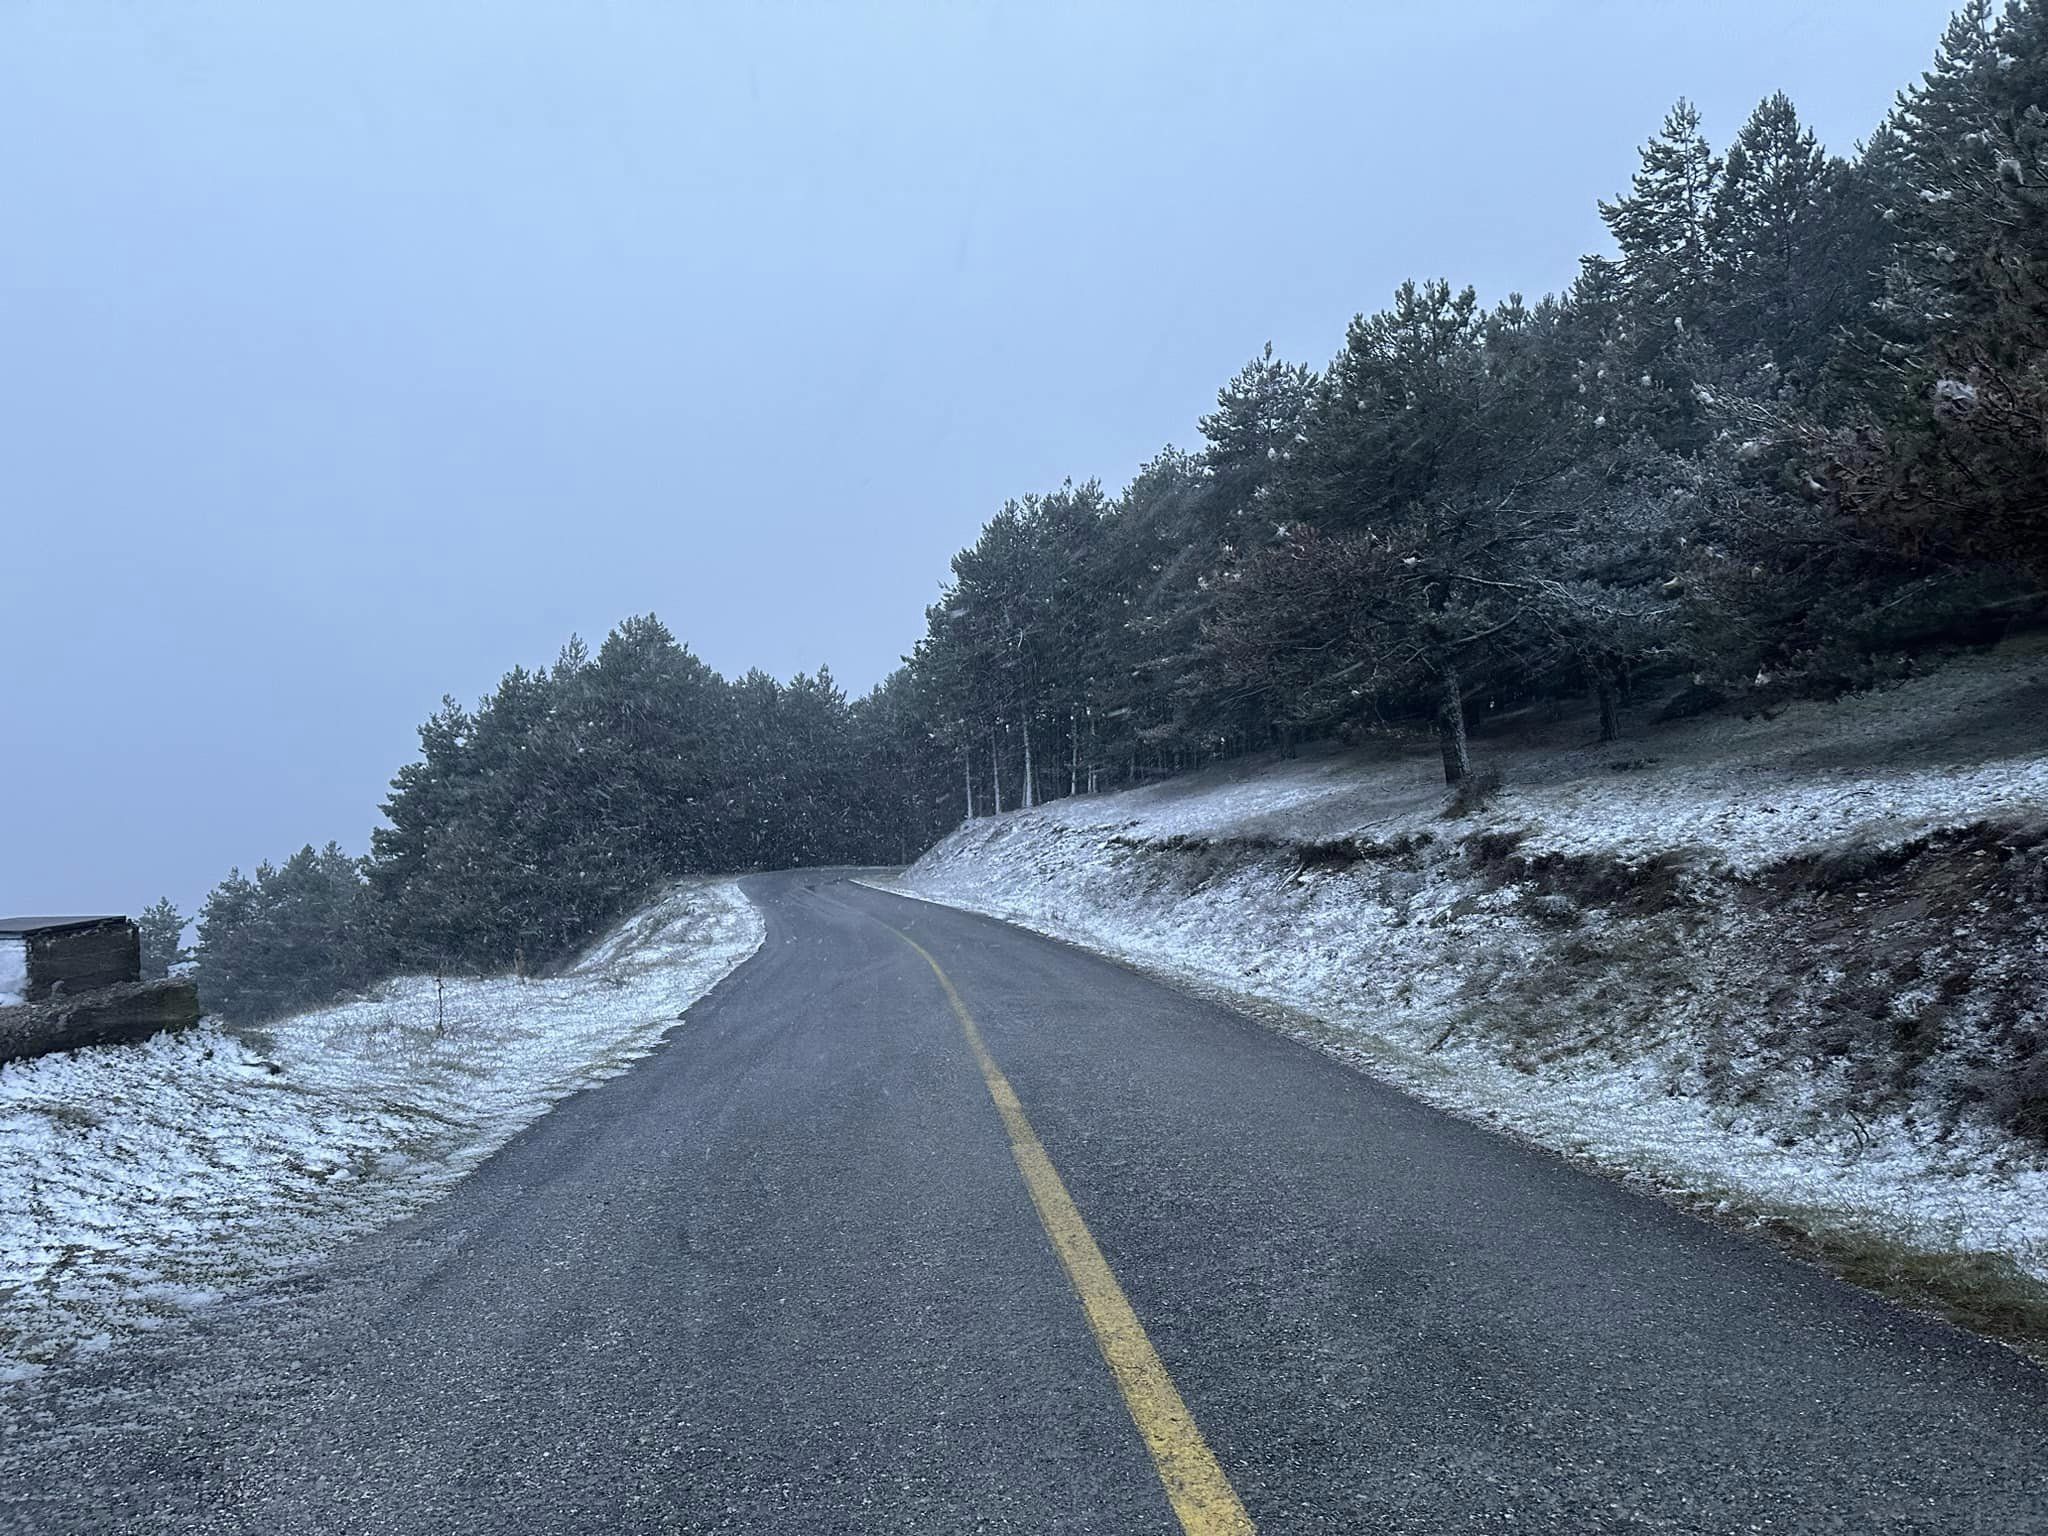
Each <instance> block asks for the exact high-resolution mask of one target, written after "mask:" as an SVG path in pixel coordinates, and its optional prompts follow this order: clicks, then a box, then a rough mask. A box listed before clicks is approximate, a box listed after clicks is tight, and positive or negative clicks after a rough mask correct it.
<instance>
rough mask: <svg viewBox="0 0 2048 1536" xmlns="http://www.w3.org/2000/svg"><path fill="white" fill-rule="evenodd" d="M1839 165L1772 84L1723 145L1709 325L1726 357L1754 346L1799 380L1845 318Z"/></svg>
mask: <svg viewBox="0 0 2048 1536" xmlns="http://www.w3.org/2000/svg"><path fill="white" fill-rule="evenodd" d="M1845 190H1846V183H1845V178H1844V173H1843V169H1842V168H1841V167H1840V166H1839V165H1838V164H1837V163H1835V162H1832V161H1830V160H1829V158H1828V156H1827V154H1826V152H1825V151H1824V150H1822V148H1821V147H1820V144H1819V141H1817V140H1816V139H1815V138H1814V136H1813V131H1812V130H1811V129H1809V128H1807V127H1806V126H1805V125H1804V124H1802V123H1801V122H1800V121H1799V113H1798V110H1797V109H1796V108H1794V106H1793V105H1792V101H1791V98H1789V97H1788V96H1786V95H1785V94H1784V92H1782V91H1780V92H1778V93H1776V94H1774V95H1772V96H1770V97H1768V98H1766V99H1765V100H1764V101H1763V102H1761V103H1759V104H1758V106H1757V109H1756V111H1755V112H1753V113H1751V114H1750V118H1749V121H1747V122H1746V123H1744V124H1743V125H1742V131H1741V132H1740V133H1739V134H1738V135H1737V136H1736V139H1735V142H1734V144H1732V145H1731V146H1730V147H1729V150H1728V157H1727V161H1726V163H1725V168H1724V171H1723V174H1722V176H1721V179H1720V182H1719V184H1718V186H1716V188H1715V190H1714V197H1713V203H1712V217H1711V244H1712V249H1713V268H1712V279H1711V290H1710V306H1711V310H1712V321H1713V330H1714V334H1715V337H1716V339H1717V340H1718V341H1719V343H1720V345H1721V347H1722V349H1723V350H1724V351H1725V352H1726V353H1728V354H1729V355H1740V354H1743V353H1754V354H1756V355H1757V356H1759V357H1761V358H1764V359H1766V360H1767V363H1768V366H1769V367H1771V368H1774V369H1776V370H1777V372H1778V374H1779V377H1780V379H1781V380H1782V379H1783V378H1785V377H1786V376H1788V375H1790V374H1794V373H1796V376H1797V377H1796V382H1797V383H1799V384H1800V385H1802V386H1804V385H1807V384H1809V383H1810V382H1811V381H1812V380H1813V379H1814V378H1816V377H1817V376H1818V375H1819V373H1820V371H1821V369H1822V368H1823V367H1825V365H1826V363H1827V360H1828V357H1829V355H1830V352H1831V339H1832V337H1833V335H1834V333H1835V332H1836V330H1837V329H1838V328H1840V327H1841V326H1842V325H1843V324H1844V323H1845V322H1847V321H1848V320H1850V319H1852V318H1860V317H1859V316H1854V315H1852V314H1851V313H1850V312H1849V311H1848V310H1847V309H1846V308H1845V306H1844V300H1845V297H1846V293H1845V285H1844V283H1843V281H1842V277H1843V274H1842V272H1841V270H1840V267H1841V258H1842V254H1843V253H1841V252H1840V251H1839V250H1838V249H1837V248H1836V245H1835V237H1836V235H1837V232H1838V230H1839V229H1840V228H1841V226H1840V225H1839V224H1838V222H1837V221H1836V219H1835V217H1834V213H1835V205H1836V201H1837V198H1838V197H1839V196H1840V195H1841V194H1842V193H1843V192H1844V191H1845Z"/></svg>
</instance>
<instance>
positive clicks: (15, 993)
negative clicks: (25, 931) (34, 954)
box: [0, 939, 28, 1008]
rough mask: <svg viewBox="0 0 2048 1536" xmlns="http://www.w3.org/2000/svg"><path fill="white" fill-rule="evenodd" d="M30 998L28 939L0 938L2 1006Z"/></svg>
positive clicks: (0, 1003) (0, 995) (0, 1006)
mask: <svg viewBox="0 0 2048 1536" xmlns="http://www.w3.org/2000/svg"><path fill="white" fill-rule="evenodd" d="M27 999H28V940H27V939H0V1008H5V1007H7V1006H9V1005H10V1004H13V1003H20V1002H25V1001H27Z"/></svg>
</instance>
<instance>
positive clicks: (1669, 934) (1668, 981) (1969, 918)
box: [895, 651, 2048, 1281]
mask: <svg viewBox="0 0 2048 1536" xmlns="http://www.w3.org/2000/svg"><path fill="white" fill-rule="evenodd" d="M2044 686H2048V663H2044V662H2043V660H2042V658H2041V656H2040V653H2039V652H2038V651H2035V652H2032V653H2029V654H2023V655H2019V656H2014V655H2006V656H2001V657H1995V658H1986V659H1980V660H1977V661H1973V662H1969V663H1964V664H1959V665H1958V666H1955V667H1952V668H1951V669H1949V670H1948V671H1947V672H1944V673H1942V674H1939V675H1937V676H1936V677H1933V678H1930V679H1927V680H1925V681H1923V682H1920V683H1916V684H1913V685H1910V686H1909V687H1907V688H1904V689H1899V690H1895V691H1893V692H1891V693H1887V694H1881V695H1875V696H1871V697H1868V698H1862V699H1856V700H1851V701H1846V702H1845V703H1844V704H1841V705H1834V706H1829V705H1799V706H1794V707H1793V708H1792V709H1791V710H1789V711H1787V712H1786V713H1785V714H1784V715H1783V716H1781V717H1779V718H1777V719H1774V720H1769V721H1764V720H1757V721H1747V722H1735V721H1727V720H1709V721H1695V722H1687V723H1684V724H1681V725H1677V726H1668V727H1663V728H1660V729H1646V730H1645V731H1644V733H1643V734H1642V735H1641V736H1639V737H1638V739H1636V740H1633V741H1630V742H1625V743H1622V744H1620V745H1609V746H1606V747H1599V746H1595V745H1590V744H1587V743H1585V742H1584V739H1583V737H1581V738H1580V739H1579V740H1578V741H1577V742H1573V741H1572V740H1570V738H1569V730H1570V727H1569V725H1567V726H1566V727H1564V728H1562V731H1561V732H1560V733H1554V734H1562V735H1564V737H1565V739H1564V740H1562V741H1558V740H1552V741H1548V742H1540V743H1534V744H1532V743H1531V742H1530V741H1529V740H1528V739H1527V734H1526V733H1525V734H1524V735H1523V736H1522V737H1521V738H1520V739H1516V738H1513V737H1503V738H1502V739H1497V740H1496V741H1494V742H1492V743H1490V744H1489V743H1482V744H1481V747H1480V754H1481V757H1482V759H1483V760H1486V761H1493V762H1498V763H1503V764H1505V765H1506V767H1507V771H1508V787H1507V788H1506V789H1505V790H1504V791H1503V792H1502V793H1501V794H1500V795H1499V797H1498V798H1497V799H1496V800H1495V801H1494V802H1493V803H1492V804H1491V805H1490V806H1489V807H1488V808H1487V809H1485V810H1484V811H1482V812H1480V813H1478V814H1476V815H1474V816H1471V817H1467V818H1464V819H1459V820H1446V819H1445V815H1444V796H1443V793H1442V788H1441V784H1440V783H1438V782H1433V781H1432V778H1431V776H1430V772H1429V769H1430V767H1431V757H1433V754H1428V755H1425V753H1424V751H1423V750H1422V749H1418V748H1414V747H1406V748H1403V747H1395V748H1392V749H1388V750H1382V751H1380V752H1378V753H1376V754H1368V753H1354V754H1348V755H1344V756H1340V757H1335V758H1326V759H1323V760H1320V761H1313V762H1304V763H1267V764H1264V765H1257V766H1249V767H1244V766H1240V767H1235V768H1230V769H1226V770H1222V771H1220V772H1217V773H1213V774H1208V775H1200V776H1191V777H1190V778H1186V779H1181V780H1175V781H1169V782H1167V783H1164V784H1160V785H1156V786H1152V787H1150V788H1146V789H1140V790H1135V791H1131V792H1128V793H1123V794H1112V795H1104V796H1097V797H1087V798H1081V799H1074V800H1065V801H1058V802H1055V803H1053V804H1052V805H1049V806H1046V807H1042V808H1040V809H1039V810H1037V811H1034V812H1026V813H1021V814H1018V813H1012V814H1009V815H1005V816H1003V817H1000V818H992V819H983V820H979V821H976V822H973V823H971V824H969V825H968V826H966V827H964V828H962V829H961V830H960V831H959V832H957V833H956V834H954V835H953V836H952V837H950V838H948V839H947V840H946V841H944V842H942V843H940V844H939V845H938V846H937V847H936V848H934V849H932V850H931V851H930V852H929V853H927V854H926V855H925V857H924V858H923V859H921V860H919V862H918V863H917V864H916V865H914V866H913V867H912V868H911V869H910V870H908V871H907V872H906V873H905V874H904V875H903V876H902V877H901V878H900V879H899V880H898V881H897V882H896V883H895V888H897V889H900V890H901V891H903V892H904V893H906V894H910V895H917V896H922V897H925V898H928V899H932V900H937V901H942V902H946V903H949V904H952V905H956V906H961V907H965V908H969V909H972V910H976V911H981V912H986V913H990V914H992V915H996V916H1000V917H1004V918H1008V919H1010V920H1012V921H1015V922H1019V923H1022V924H1023V925H1025V926H1028V927H1031V928H1035V929H1037V930H1039V931H1041V932H1045V933H1048V934H1052V935H1055V936H1057V937H1060V938H1064V939H1067V940H1070V941H1072V942H1075V943H1079V944H1082V945H1084V946H1087V947H1090V948H1093V949H1096V950H1098V951H1101V952H1103V953H1107V954H1111V955H1114V956H1116V957H1118V958H1120V959H1123V960H1126V961H1129V962H1132V963H1135V964H1138V965H1140V966H1143V967H1146V968H1149V969H1153V970H1155V971H1157V972H1159V973H1161V974H1165V975H1169V976H1171V977H1174V978H1177V979H1179V980H1180V981H1182V982H1184V983H1187V984H1190V985H1192V986H1194V987H1195V988H1197V989H1199V990H1204V991H1207V992H1210V993H1212V994H1215V995H1219V996H1222V997H1224V998H1226V999H1229V1000H1232V1001H1235V1002H1238V1003H1241V1004H1245V1005H1248V1006H1249V1007H1250V1008H1252V1009H1253V1010H1254V1011H1258V1012H1261V1013H1263V1014H1264V1015H1265V1016H1267V1017H1268V1018H1270V1019H1272V1020H1274V1021H1275V1022H1278V1023H1280V1024H1281V1025H1282V1027H1285V1028H1288V1029H1290V1030H1292V1031H1293V1032H1295V1033H1297V1034H1300V1035H1302V1036H1303V1037H1305V1038H1309V1039H1312V1040H1314V1041H1315V1042H1316V1043H1317V1044H1319V1045H1321V1046H1323V1047H1324V1048H1326V1049H1329V1050H1331V1051H1333V1052H1335V1053H1337V1054H1339V1055H1342V1056H1344V1057H1345V1058H1347V1059H1349V1060H1351V1061H1353V1062H1355V1063H1356V1064H1358V1065H1360V1066H1362V1067H1364V1068H1365V1069H1366V1070H1368V1071H1370V1072H1372V1073H1374V1074H1375V1075H1377V1076H1380V1077H1383V1078H1385V1079H1387V1080H1389V1081H1392V1082H1394V1083H1397V1084H1398V1085H1400V1086H1402V1087H1404V1088H1406V1089H1408V1090H1409V1091H1411V1092H1414V1093H1416V1094H1418V1095H1420V1096H1422V1097H1424V1098H1427V1099H1429V1100H1431V1101H1433V1102H1435V1103H1437V1104H1440V1105H1442V1106H1444V1107H1446V1108H1449V1109H1451V1110H1454V1111H1456V1112H1458V1113H1462V1114H1466V1115H1469V1116H1472V1117H1475V1118H1481V1119H1484V1120H1486V1121H1488V1122H1490V1123H1494V1124H1497V1125H1500V1126H1502V1127H1505V1128H1507V1129H1510V1130H1512V1131H1513V1132H1515V1133H1518V1134H1520V1135H1522V1136H1525V1137H1527V1138H1529V1139H1531V1140H1533V1141H1536V1142H1538V1143H1541V1144H1543V1145H1545V1146H1548V1147H1552V1148H1555V1149H1557V1150H1559V1151H1562V1152H1565V1153H1567V1154H1570V1155H1573V1156H1577V1157H1580V1158H1584V1159H1587V1160H1590V1161H1592V1162H1594V1163H1596V1164H1598V1165H1600V1166H1602V1167H1604V1168H1606V1169H1608V1170H1611V1171H1614V1172H1618V1173H1623V1174H1626V1175H1631V1176H1636V1177H1640V1178H1644V1179H1647V1180H1651V1181H1654V1182H1655V1183H1656V1184H1657V1185H1659V1186H1660V1187H1663V1188H1665V1189H1667V1190H1671V1191H1675V1192H1683V1193H1685V1194H1687V1195H1689V1196H1691V1197H1693V1198H1695V1199H1697V1200H1701V1201H1704V1202H1705V1203H1706V1204H1708V1205H1710V1206H1717V1207H1720V1208H1721V1209H1723V1210H1725V1211H1728V1212H1731V1213H1740V1214H1741V1215H1743V1216H1746V1217H1748V1218H1750V1219H1754V1220H1759V1221H1769V1222H1771V1223H1772V1224H1774V1225H1777V1224H1780V1223H1784V1222H1789V1223H1791V1224H1792V1225H1793V1226H1794V1227H1796V1228H1798V1229H1799V1230H1801V1231H1804V1232H1806V1233H1808V1234H1812V1235H1814V1236H1816V1237H1817V1238H1826V1239H1828V1241H1829V1242H1831V1243H1836V1244H1839V1242H1840V1240H1842V1239H1843V1238H1844V1237H1845V1235H1861V1236H1862V1237H1865V1238H1869V1239H1871V1240H1873V1241H1881V1242H1884V1243H1889V1244H1896V1245H1900V1247H1901V1248H1902V1249H1903V1250H1910V1251H1912V1252H1915V1253H1919V1254H1933V1255H1948V1256H1956V1255H1962V1254H1973V1255H1985V1254H1988V1255H1996V1256H2002V1257H2003V1259H2004V1260H2009V1261H2010V1263H2011V1264H2012V1265H2015V1266H2017V1267H2018V1269H2019V1270H2021V1271H2024V1272H2025V1273H2026V1274H2027V1275H2031V1276H2032V1277H2034V1278H2035V1279H2036V1280H2039V1281H2048V1148H2044V1145H2043V1142H2042V1140H2041V1139H2040V1138H2039V1137H2038V1136H2036V1137H2028V1136H2024V1135H2015V1134H2014V1133H2013V1130H2012V1124H2013V1123H2015V1122H2016V1121H2019V1120H2023V1119H2024V1116H2023V1115H2008V1116H2007V1119H2006V1121H2005V1122H2001V1121H2000V1120H1999V1119H1998V1118H1997V1117H1996V1116H1995V1115H1993V1114H1992V1113H1991V1112H1990V1110H1989V1109H1988V1108H1980V1105H1981V1104H1982V1103H1983V1102H1984V1101H1985V1099H1986V1095H1985V1094H1984V1093H1983V1091H1982V1088H1983V1085H1984V1084H1985V1083H1987V1082H1989V1083H1992V1084H1998V1083H2001V1082H2005V1081H2018V1080H2019V1074H2020V1073H2021V1072H2022V1069H2024V1068H2028V1067H2029V1065H2030V1063H2032V1062H2033V1061H2034V1060H2035V1059H2036V1057H2035V1045H2036V1043H2037V1042H2038V1041H2039V1040H2040V1038H2041V1037H2042V1036H2043V1034H2044V1033H2048V1018H2044V1016H2043V1009H2044V1007H2048V1002H2044V999H2043V996H2042V987H2041V981H2042V978H2043V977H2044V976H2048V934H2044V928H2048V925H2044V924H2043V923H2042V922H2041V921H2040V919H2039V913H2038V908H2037V907H2031V906H2028V905H2027V904H2026V903H2027V901H2028V900H2029V899H2031V900H2033V901H2035V902H2038V900H2039V896H2038V894H2036V895H2035V896H2033V897H2032V898H2028V897H2025V896H2019V897H2016V896H2014V895H2013V894H2012V892H2013V891H2014V890H2015V889H2019V888H2020V887H2019V886H2018V885H2016V884H2015V881H2016V880H2017V878H2018V877H2017V875H2015V874H2014V873H2013V872H2014V871H2017V870H2021V869H2023V867H2025V859H2021V858H2015V859H2014V860H2013V861H2012V862H2011V863H2010V864H2007V865H2001V864H2000V862H1999V860H2000V859H2001V858H2002V857H2003V856H2004V852H2003V850H2001V849H1999V848H1998V847H1995V846H1987V845H1989V844H1995V843H1996V841H1997V837H1998V835H1999V834H1997V833H1986V832H1984V831H1983V830H1982V828H1983V827H1984V826H1985V825H1987V824H1988V825H1990V826H1992V827H1994V828H2009V827H2014V826H2019V827H2029V826H2031V827H2033V828H2035V829H2037V830H2036V832H2035V833H2032V834H2029V835H2030V836H2032V837H2033V843H2032V844H2030V845H2029V847H2030V848H2031V849H2032V850H2033V851H2031V852H2030V853H2028V855H2027V857H2031V858H2033V859H2035V860H2036V861H2037V863H2036V866H2035V867H2038V859H2039V857H2040V854H2039V851H2038V847H2036V846H2035V845H2038V843H2039V841H2040V833H2039V830H2038V829H2040V828H2042V827H2044V826H2048V757H2044V755H2043V752H2044V749H2048V744H2044V743H2038V742H2036V743H2035V744H2034V745H2033V748H2032V750H2023V749H2020V748H2019V747H2018V746H2017V744H2016V742H2015V741H2014V739H2013V737H2014V735H2018V736H2019V737H2020V738H2021V739H2025V738H2028V737H2032V736H2033V735H2034V733H2033V732H2032V731H2029V730H2027V729H2026V727H2025V725H2024V723H2023V722H2024V721H2025V720H2027V719H2028V718H2030V717H2031V718H2035V719H2038V718H2039V715H2038V714H2037V713H2035V712H2034V711H2035V710H2037V709H2038V703H2039V699H2040V697H2041V694H2042V690H2043V688H2044ZM2023 704H2025V705H2027V706H2028V707H2027V708H2022V707H2021V706H2022V705H2023ZM2001 722H2009V723H2010V724H2011V726H2012V727H2013V729H2012V730H2008V729H2007V728H2006V725H2005V724H2002V723H2001ZM1968 828H1975V829H1978V830H1976V831H1974V832H1971V833H1965V832H1964V831H1962V830H1960V829H1968ZM1944 833H1946V835H1947V840H1946V841H1943V840H1942V838H1943V835H1944ZM1930 835H1932V836H1934V837H1935V839H1936V845H1935V846H1934V848H1933V849H1932V850H1923V851H1922V852H1920V853H1915V852H1914V851H1913V850H1914V849H1915V848H1916V847H1919V845H1918V844H1916V843H1915V841H1914V840H1915V839H1925V838H1928V837H1929V836H1930ZM1845 849H1846V850H1855V851H1856V852H1857V853H1858V854H1859V855H1860V854H1875V855H1878V856H1879V857H1877V858H1875V859H1874V860H1873V867H1875V868H1876V869H1877V870H1878V873H1877V874H1873V875H1872V876H1871V877H1870V878H1867V879H1865V878H1861V877H1860V875H1859V874H1858V873H1857V871H1858V870H1860V869H1861V867H1862V866H1861V865H1856V864H1853V863H1852V865H1851V867H1850V871H1849V873H1848V874H1844V875H1841V876H1840V879H1839V882H1838V885H1837V886H1828V887H1826V888H1821V887H1818V886H1816V885H1814V884H1813V883H1811V882H1805V883H1802V881H1801V879H1800V878H1798V877H1796V876H1795V875H1794V874H1792V873H1788V871H1795V870H1798V869H1801V868H1803V867H1804V866H1802V865H1799V864H1798V863H1797V861H1798V860H1800V859H1802V858H1818V859H1826V858H1829V857H1840V856H1841V855H1842V854H1843V852H1844V850H1845ZM1887 856H1888V857H1889V862H1887ZM1916 860H1917V862H1915V861H1916ZM1830 878H1834V877H1832V876H1831V877H1830ZM2030 878H2032V879H2033V880H2034V881H2035V882H2036V883H2038V881H2039V875H2038V874H2035V875H2033V876H2031V877H2030ZM2028 889H2031V887H2028ZM1922 978H1924V979H1922ZM1865 997H1875V998H1876V1002H1875V1003H1873V1004H1869V1005H1868V1006H1867V1007H1865V1012H1864V1013H1858V1012H1857V1011H1856V1007H1864V1006H1865V1005H1863V1004H1861V1003H1858V1004H1856V1006H1855V1007H1852V1006H1851V1001H1852V1000H1854V999H1860V998H1865ZM1901 1041H1904V1042H1906V1043H1905V1044H1901V1043H1900V1042H1901ZM1990 1097H1991V1098H1996V1094H1995V1093H1994V1094H1992V1095H1990Z"/></svg>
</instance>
